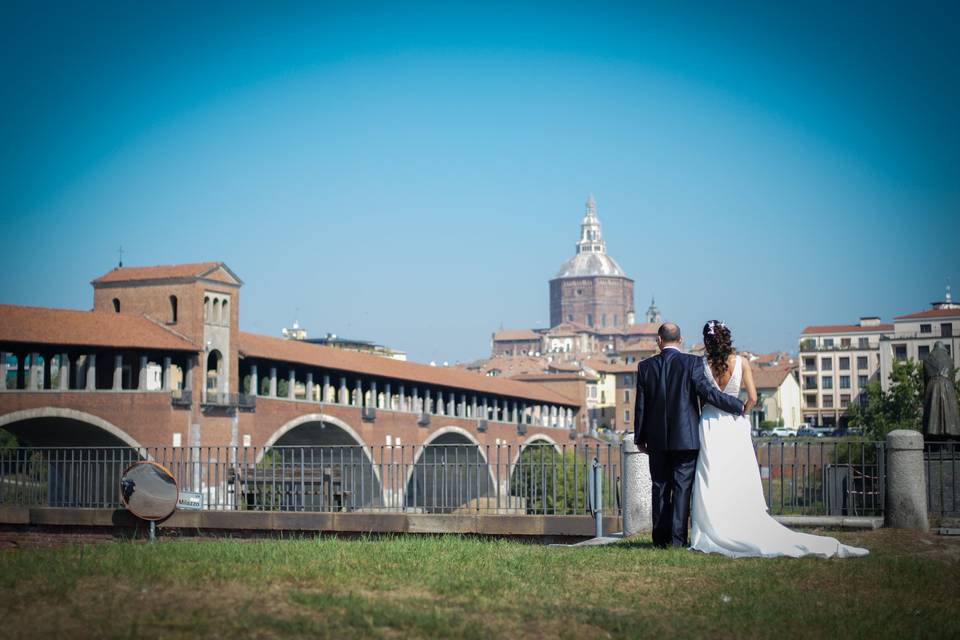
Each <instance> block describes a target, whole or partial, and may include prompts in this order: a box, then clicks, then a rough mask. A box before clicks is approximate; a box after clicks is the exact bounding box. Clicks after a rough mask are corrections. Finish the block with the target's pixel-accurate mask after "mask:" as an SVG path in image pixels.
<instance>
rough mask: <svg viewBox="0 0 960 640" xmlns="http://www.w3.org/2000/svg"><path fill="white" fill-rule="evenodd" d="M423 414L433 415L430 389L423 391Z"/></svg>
mask: <svg viewBox="0 0 960 640" xmlns="http://www.w3.org/2000/svg"><path fill="white" fill-rule="evenodd" d="M423 412H424V413H433V412H434V411H433V403H432V402H431V400H430V389H424V391H423Z"/></svg>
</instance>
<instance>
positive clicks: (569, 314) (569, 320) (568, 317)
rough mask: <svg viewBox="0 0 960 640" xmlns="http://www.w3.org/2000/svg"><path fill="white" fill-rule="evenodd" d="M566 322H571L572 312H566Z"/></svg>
mask: <svg viewBox="0 0 960 640" xmlns="http://www.w3.org/2000/svg"><path fill="white" fill-rule="evenodd" d="M567 322H573V314H572V313H568V314H567Z"/></svg>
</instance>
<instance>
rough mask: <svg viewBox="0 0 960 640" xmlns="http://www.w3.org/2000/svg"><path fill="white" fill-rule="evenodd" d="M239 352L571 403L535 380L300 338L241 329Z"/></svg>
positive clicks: (539, 400) (410, 379) (466, 388)
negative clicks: (389, 356)
mask: <svg viewBox="0 0 960 640" xmlns="http://www.w3.org/2000/svg"><path fill="white" fill-rule="evenodd" d="M239 346H240V353H241V355H242V356H244V357H254V358H269V359H271V360H281V361H283V362H292V363H297V364H306V365H313V366H317V367H323V368H325V369H336V370H339V371H344V372H355V373H362V374H366V375H373V376H382V377H384V378H393V379H395V380H406V381H408V382H413V383H422V384H432V385H438V386H445V387H454V388H457V389H464V390H468V391H480V392H483V393H492V394H498V395H502V396H511V397H516V398H523V399H526V400H536V401H538V402H549V403H552V404H563V405H571V404H575V403H571V402H570V400H569V399H568V398H566V397H565V396H562V395H560V394H558V393H556V392H554V391H552V390H550V389H547V388H545V387H543V386H540V385H536V384H528V383H524V382H517V381H515V380H508V379H504V378H500V377H491V376H482V375H478V374H476V373H473V372H471V371H464V370H463V369H459V368H456V367H431V366H429V365H425V364H417V363H414V362H404V361H402V360H392V359H390V358H382V357H379V356H374V355H369V354H366V353H359V352H356V351H347V350H344V349H334V348H331V347H323V346H320V345H316V344H311V343H309V342H301V341H298V340H283V339H282V338H273V337H270V336H262V335H257V334H254V333H246V332H243V331H241V332H240V334H239Z"/></svg>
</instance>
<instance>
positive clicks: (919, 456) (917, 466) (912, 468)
mask: <svg viewBox="0 0 960 640" xmlns="http://www.w3.org/2000/svg"><path fill="white" fill-rule="evenodd" d="M886 456H887V481H886V484H887V500H886V509H885V511H886V514H885V518H884V525H885V526H887V527H895V528H897V529H915V530H917V531H928V530H929V529H930V525H929V523H928V522H927V483H926V481H925V477H924V462H923V435H921V433H920V432H919V431H910V430H908V429H897V430H896V431H891V432H890V433H888V434H887V452H886Z"/></svg>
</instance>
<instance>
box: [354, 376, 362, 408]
mask: <svg viewBox="0 0 960 640" xmlns="http://www.w3.org/2000/svg"><path fill="white" fill-rule="evenodd" d="M354 391H356V394H355V395H356V399H355V400H354V402H356V406H358V407H362V406H363V382H362V381H361V380H360V378H357V384H356V386H355V387H354Z"/></svg>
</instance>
